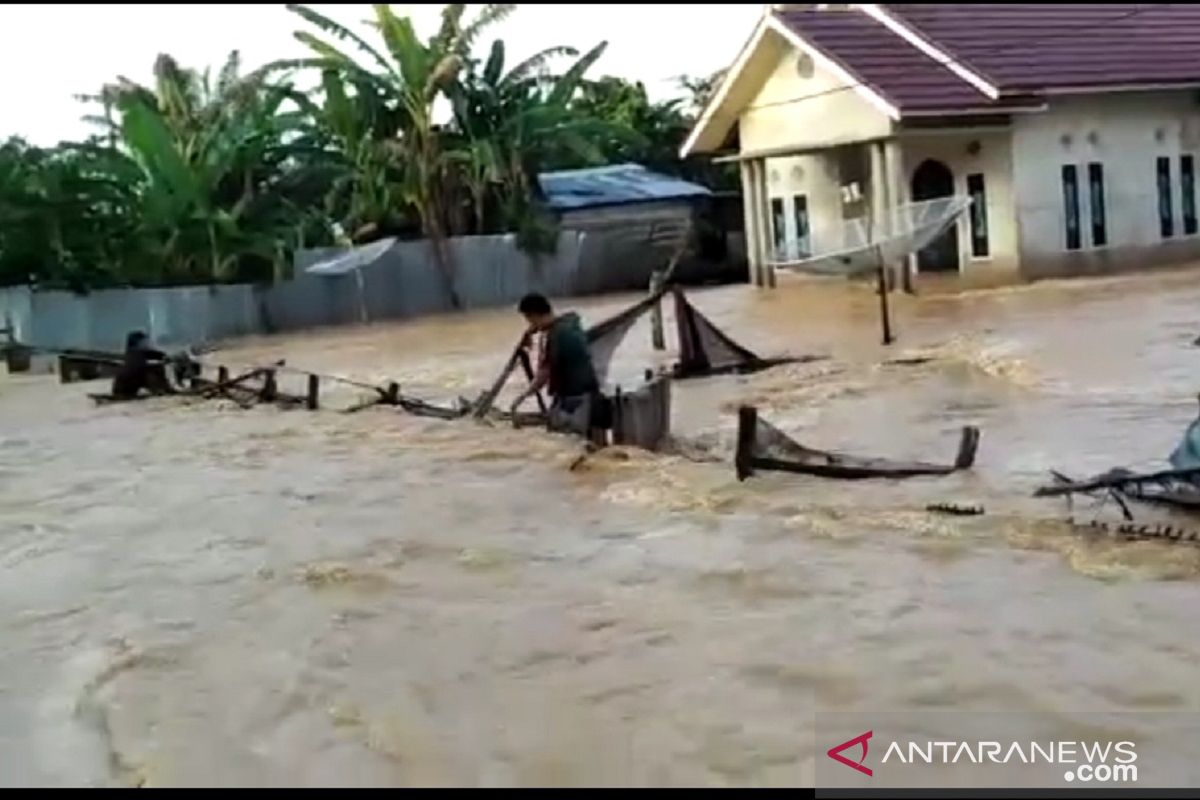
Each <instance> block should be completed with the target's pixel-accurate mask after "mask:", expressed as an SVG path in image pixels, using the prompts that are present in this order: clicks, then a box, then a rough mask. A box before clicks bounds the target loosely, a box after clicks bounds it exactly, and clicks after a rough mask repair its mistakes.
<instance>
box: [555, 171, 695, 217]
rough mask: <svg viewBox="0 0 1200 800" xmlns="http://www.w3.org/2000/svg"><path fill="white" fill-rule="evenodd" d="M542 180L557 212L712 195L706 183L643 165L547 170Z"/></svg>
mask: <svg viewBox="0 0 1200 800" xmlns="http://www.w3.org/2000/svg"><path fill="white" fill-rule="evenodd" d="M538 182H539V183H540V184H541V186H542V191H543V192H544V193H545V194H546V201H547V203H548V205H549V206H550V207H551V208H553V209H555V210H556V211H575V210H578V209H583V208H598V207H601V206H622V205H628V204H630V203H646V202H653V201H656V200H658V201H661V200H678V199H685V198H691V197H708V196H709V195H711V194H712V192H710V191H709V190H708V189H707V188H705V187H704V186H700V185H699V184H696V183H689V182H688V181H684V180H680V179H679V178H673V177H671V176H670V175H662V174H660V173H657V172H651V171H650V170H648V169H646V168H645V167H643V166H642V165H640V164H617V165H614V166H609V167H593V168H590V169H569V170H563V171H561V172H543V173H541V174H540V175H538Z"/></svg>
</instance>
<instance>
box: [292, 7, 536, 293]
mask: <svg viewBox="0 0 1200 800" xmlns="http://www.w3.org/2000/svg"><path fill="white" fill-rule="evenodd" d="M288 8H289V9H290V10H291V11H292V12H293V13H295V14H297V15H298V16H300V17H301V18H302V19H304V20H305V21H307V22H309V23H310V24H312V25H313V26H315V27H316V28H318V29H320V30H321V31H322V32H324V33H325V34H327V35H328V36H331V37H334V38H335V39H337V40H340V41H342V42H349V43H350V44H353V45H354V46H355V47H356V48H357V49H358V50H360V51H362V53H363V54H364V55H365V57H366V59H367V64H366V65H364V64H360V63H359V62H358V61H356V60H355V59H354V58H353V57H351V56H350V55H348V54H347V53H345V52H343V51H342V50H340V49H338V47H336V46H335V45H334V44H331V43H330V42H328V41H326V40H324V39H321V38H318V37H317V36H314V35H312V34H311V33H308V32H307V31H297V32H296V34H295V35H296V38H297V39H299V40H300V41H301V42H303V43H304V44H305V45H307V46H308V47H309V49H310V50H312V51H313V53H314V55H315V58H309V59H298V60H290V61H281V62H275V63H274V64H272V65H269V68H271V69H281V68H286V69H291V68H296V67H315V68H319V69H322V70H334V71H336V72H338V73H339V74H341V75H342V76H344V77H345V78H347V79H348V80H350V81H352V82H354V83H356V84H357V85H359V86H362V87H364V88H367V89H369V90H370V91H374V92H378V93H379V94H380V95H381V96H382V97H383V98H385V99H386V101H387V102H388V103H389V104H391V105H392V106H393V107H394V108H396V109H397V110H398V112H399V116H400V124H399V125H398V127H397V129H396V130H388V131H378V130H377V131H373V134H374V135H375V136H376V137H378V138H380V139H394V140H395V143H394V144H393V145H392V150H393V152H398V153H399V154H400V155H401V156H402V157H401V158H400V159H398V163H393V164H392V166H393V167H395V168H397V169H396V175H397V178H398V180H399V185H400V192H399V194H400V196H401V197H402V198H403V199H404V201H405V202H406V203H407V204H409V205H411V206H412V207H413V209H414V210H415V212H416V214H417V216H418V217H419V219H420V223H421V228H422V231H423V232H424V234H425V236H426V238H428V240H429V243H430V246H431V249H432V253H433V256H434V260H435V263H437V265H438V267H439V269H440V271H441V273H442V275H443V278H444V280H445V282H446V287H447V294H448V296H449V298H450V302H451V304H452V305H453V306H454V307H455V308H459V307H461V305H462V304H461V301H460V299H459V297H458V292H457V290H456V288H455V286H454V268H453V264H452V263H451V259H450V254H449V251H448V248H447V247H446V237H447V227H448V217H449V211H450V208H449V206H450V203H451V202H452V200H451V199H450V198H449V197H447V193H446V191H445V189H446V184H447V183H448V182H449V176H448V173H449V172H450V170H452V169H453V165H454V164H455V163H457V159H458V156H457V154H454V153H448V152H447V151H446V149H445V147H444V139H445V138H446V137H445V132H444V131H442V130H441V129H439V128H438V127H437V126H436V125H435V124H434V121H433V107H434V103H435V101H436V100H437V99H438V97H440V96H441V95H442V94H443V93H444V92H445V90H446V87H447V86H448V85H449V84H450V83H451V82H452V81H453V80H454V78H455V77H456V75H457V74H458V72H459V70H461V68H462V66H463V63H464V62H465V60H466V58H467V56H468V55H469V53H470V50H471V47H472V45H473V44H474V41H475V39H476V38H478V36H479V35H480V33H481V32H482V31H483V30H485V29H486V28H487V27H488V26H489V25H491V24H493V23H495V22H498V21H499V20H501V19H503V18H504V17H506V16H507V15H508V14H509V13H511V11H512V10H513V8H514V7H513V6H512V5H499V4H496V5H487V6H484V7H483V9H482V11H481V12H480V13H479V14H478V15H477V16H476V17H475V18H474V19H473V20H471V21H469V22H466V21H464V15H465V11H466V6H465V5H464V4H461V3H456V4H451V5H448V6H446V8H445V9H443V11H442V23H441V27H440V28H439V30H438V32H437V33H436V34H435V35H434V36H433V37H432V38H430V39H429V40H428V41H421V40H420V39H419V38H418V37H417V35H416V31H415V29H414V27H413V24H412V20H411V19H410V18H408V17H402V16H397V15H396V14H395V13H393V11H392V10H391V8H390V7H389V6H387V5H382V4H377V5H375V6H374V11H375V19H374V20H373V22H372V24H373V26H374V27H375V28H376V30H377V31H378V32H379V34H380V36H381V38H382V39H383V43H384V51H386V55H385V54H384V52H381V51H380V50H379V49H377V48H376V47H373V46H372V45H371V44H370V43H368V42H367V41H366V40H365V39H363V38H362V37H361V36H359V35H357V34H356V33H354V32H353V31H351V30H349V29H348V28H346V27H344V26H342V25H339V24H337V23H336V22H334V21H333V20H331V19H329V18H327V17H325V16H323V15H321V14H319V13H317V12H315V11H313V10H312V9H310V8H307V7H305V6H300V5H289V6H288Z"/></svg>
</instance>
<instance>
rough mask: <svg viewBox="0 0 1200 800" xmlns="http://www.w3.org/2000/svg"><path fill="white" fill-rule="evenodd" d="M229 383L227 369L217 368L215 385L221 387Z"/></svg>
mask: <svg viewBox="0 0 1200 800" xmlns="http://www.w3.org/2000/svg"><path fill="white" fill-rule="evenodd" d="M228 382H229V368H228V367H217V385H219V386H221V385H224V384H226V383H228Z"/></svg>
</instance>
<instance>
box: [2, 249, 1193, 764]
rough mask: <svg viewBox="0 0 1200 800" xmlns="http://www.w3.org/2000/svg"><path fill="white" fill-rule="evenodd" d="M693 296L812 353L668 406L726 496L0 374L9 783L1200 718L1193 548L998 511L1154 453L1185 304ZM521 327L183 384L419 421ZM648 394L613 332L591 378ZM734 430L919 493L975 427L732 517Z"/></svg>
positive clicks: (607, 471) (641, 352)
mask: <svg viewBox="0 0 1200 800" xmlns="http://www.w3.org/2000/svg"><path fill="white" fill-rule="evenodd" d="M690 296H691V297H692V299H693V302H694V303H695V304H696V305H697V307H698V308H700V309H701V310H702V311H704V312H705V313H706V314H707V315H709V316H710V317H711V318H712V319H713V320H714V321H716V322H717V323H718V324H719V325H721V326H723V327H724V328H725V329H726V330H728V331H729V332H730V333H731V334H732V335H733V336H734V337H735V338H737V339H739V340H740V341H742V342H743V343H745V344H746V345H748V346H750V347H752V348H754V349H756V350H758V351H760V352H762V353H764V354H772V353H778V352H792V353H804V352H812V353H823V354H828V355H830V356H831V359H830V360H828V361H825V362H816V363H812V364H806V365H801V366H794V367H782V368H778V369H775V370H771V371H767V372H764V373H760V374H758V375H755V376H750V377H745V378H741V377H721V378H713V379H705V380H698V381H689V382H684V383H678V384H676V386H675V406H676V408H675V418H674V427H675V431H676V433H677V434H679V435H680V436H681V437H683V438H684V439H685V440H686V441H688V442H690V443H692V445H693V446H694V448H696V449H703V450H705V451H707V452H708V453H710V454H711V455H713V456H719V457H721V458H722V459H725V461H724V462H722V463H698V462H697V461H695V460H688V459H685V458H682V457H678V456H663V455H652V454H648V453H643V452H639V451H635V450H630V449H621V448H614V449H610V450H608V451H604V452H602V453H600V454H597V455H593V456H590V457H588V458H587V459H585V460H584V461H582V462H581V463H576V460H577V459H578V457H579V455H580V452H581V448H580V446H579V444H578V443H577V442H575V441H573V440H570V439H567V438H564V437H559V436H553V435H549V434H546V433H544V432H541V431H516V430H513V429H511V428H506V427H503V426H491V427H488V426H483V425H479V424H476V423H474V422H470V421H462V422H450V423H448V422H442V421H437V420H429V419H420V418H414V417H411V416H406V415H404V414H401V413H398V412H396V411H394V410H387V409H372V410H369V411H364V412H361V413H358V414H353V415H345V414H339V413H336V411H334V410H325V411H322V412H321V413H317V414H310V413H305V412H303V411H291V412H282V411H277V410H274V409H266V408H258V409H253V410H250V411H240V410H238V409H236V408H232V407H230V406H228V405H226V404H222V403H192V404H187V403H185V402H183V401H174V400H161V401H160V400H154V401H148V402H146V403H141V404H136V405H127V406H109V407H104V408H99V409H97V408H93V407H91V404H90V403H89V402H88V401H87V400H86V398H85V396H84V394H85V392H87V391H89V390H91V391H94V390H95V389H94V385H87V384H83V385H80V384H76V385H71V386H59V385H57V384H56V383H54V382H53V381H52V379H50V378H45V377H12V378H7V379H4V381H3V382H0V636H2V637H3V638H2V639H0V644H2V646H0V784H3V785H28V784H67V785H71V784H93V785H108V784H116V785H125V784H135V785H180V784H184V785H234V784H248V785H269V784H285V785H316V784H339V785H378V784H392V785H428V784H468V785H474V784H479V785H534V784H551V785H573V784H630V783H633V784H653V785H662V784H668V785H669V784H716V785H725V784H735V785H746V784H749V785H756V784H804V783H808V782H811V781H812V777H813V769H814V753H815V752H818V751H819V752H823V750H824V748H817V747H816V745H815V744H814V743H813V741H812V737H811V730H810V726H811V720H812V715H813V712H814V711H815V710H817V709H852V710H871V709H880V710H903V709H925V708H943V709H970V710H984V709H1004V710H1029V711H1038V712H1042V713H1048V714H1051V715H1056V714H1058V715H1066V714H1068V713H1070V712H1072V711H1077V710H1081V709H1097V710H1132V709H1161V710H1191V709H1195V708H1196V707H1197V706H1198V705H1200V684H1198V683H1197V682H1196V680H1195V664H1196V663H1197V661H1198V660H1200V639H1198V638H1197V636H1196V631H1197V630H1198V629H1197V627H1196V624H1195V611H1194V598H1195V593H1196V586H1197V581H1198V580H1200V548H1194V547H1189V546H1186V545H1165V544H1157V543H1135V544H1130V543H1117V542H1114V541H1112V540H1109V539H1104V538H1100V537H1096V536H1088V535H1084V534H1082V533H1080V532H1079V531H1077V530H1075V529H1072V528H1070V527H1069V526H1067V525H1066V524H1064V523H1063V522H1062V520H1063V519H1064V517H1065V514H1066V510H1065V506H1064V504H1063V503H1061V502H1059V501H1046V500H1034V499H1032V498H1031V497H1030V496H1029V495H1030V493H1031V491H1032V489H1033V488H1034V487H1035V486H1036V485H1038V483H1039V482H1041V481H1042V480H1044V478H1045V475H1046V471H1047V470H1048V469H1050V468H1052V467H1054V468H1059V469H1062V470H1064V471H1067V472H1069V473H1072V474H1077V475H1082V474H1084V473H1088V472H1091V471H1096V470H1100V469H1104V468H1107V467H1110V466H1113V465H1116V464H1127V465H1135V466H1148V465H1152V464H1154V463H1155V462H1157V461H1161V459H1162V458H1164V457H1165V455H1166V454H1167V453H1168V452H1169V451H1170V449H1171V447H1172V446H1173V444H1174V442H1175V441H1176V439H1177V438H1178V436H1179V435H1180V433H1181V431H1182V430H1183V428H1184V426H1185V425H1186V424H1187V423H1188V422H1189V421H1190V420H1191V419H1192V418H1193V417H1194V416H1195V414H1196V410H1197V406H1196V390H1197V386H1196V383H1195V381H1194V380H1193V379H1192V376H1193V375H1194V374H1195V365H1196V364H1197V359H1200V351H1198V350H1197V349H1196V348H1194V347H1192V345H1191V341H1192V339H1193V338H1195V336H1196V334H1197V333H1200V329H1198V328H1197V326H1198V325H1200V322H1198V321H1197V318H1196V316H1195V312H1194V310H1195V309H1196V308H1197V307H1198V305H1200V273H1196V272H1179V273H1170V274H1157V275H1154V276H1142V277H1133V278H1120V279H1111V280H1103V281H1086V282H1085V281H1078V282H1070V283H1066V282H1064V283H1052V284H1040V285H1036V286H1032V287H1022V288H1016V289H1008V290H994V291H985V292H976V293H969V294H965V295H955V296H951V295H936V294H930V295H926V296H923V297H921V298H916V299H913V298H906V297H899V296H897V297H895V300H894V304H895V312H896V321H897V328H898V333H899V337H900V340H899V342H898V343H897V344H896V345H894V346H893V347H891V348H888V349H886V350H885V349H884V348H882V347H880V346H879V345H878V341H877V339H878V329H877V328H878V323H877V317H876V298H875V297H874V296H873V295H872V294H871V293H870V292H869V291H868V289H867V288H866V287H849V286H846V285H843V284H839V283H818V282H799V281H787V282H785V283H784V285H783V286H781V288H780V289H779V290H778V291H775V292H760V291H756V290H753V289H750V288H748V287H727V288H722V289H715V290H697V291H694V292H691V293H690ZM629 299H630V298H629V297H623V298H605V299H604V300H603V301H599V302H597V301H585V302H581V303H579V304H578V306H577V307H578V308H579V309H580V310H581V311H582V313H583V314H584V316H585V317H586V318H588V319H590V320H596V319H598V318H600V317H601V316H602V315H605V314H607V313H609V312H611V311H613V310H615V309H617V308H619V307H621V306H622V305H623V303H625V302H627V301H628V300H629ZM668 322H669V319H668ZM519 324H520V322H519V319H518V318H517V317H516V315H515V314H514V313H512V312H511V311H504V310H502V311H489V312H473V313H471V314H467V315H461V316H447V317H441V318H433V319H427V320H421V321H416V322H409V323H404V324H397V325H377V326H371V327H369V328H364V329H358V330H339V331H328V332H320V333H313V334H307V335H301V336H289V337H279V338H266V339H258V340H253V341H247V342H242V343H238V345H237V346H236V347H230V348H229V349H227V350H226V351H223V352H220V353H218V354H214V355H213V356H211V359H212V360H213V361H223V362H225V363H228V364H230V365H240V364H252V363H263V362H265V361H267V360H270V359H274V358H279V357H286V358H287V359H288V360H289V363H291V364H294V365H297V366H303V367H307V368H310V369H314V370H320V371H328V372H334V373H339V374H343V375H348V376H354V377H356V378H360V379H366V380H370V381H375V380H379V379H383V378H385V377H390V378H394V379H396V380H399V381H400V382H402V383H403V385H404V387H405V389H406V391H408V392H411V393H413V394H416V395H418V396H422V397H426V398H429V399H431V400H438V399H449V398H452V397H454V396H456V395H458V394H464V395H474V393H476V392H477V391H478V390H479V389H480V388H482V386H483V385H485V384H486V383H487V381H488V380H490V379H491V378H492V377H493V375H494V373H495V371H496V369H497V368H498V366H499V365H500V362H501V361H502V360H503V358H504V357H505V355H506V353H507V351H508V348H509V347H510V346H511V344H512V342H513V340H514V338H515V335H516V334H517V332H518V330H519ZM668 355H669V354H668ZM901 355H925V356H930V357H931V360H930V361H928V362H926V363H923V364H915V365H888V364H886V363H885V362H886V361H887V360H888V359H891V358H894V357H896V356H901ZM661 359H662V356H661V355H658V356H657V360H661ZM654 360H656V355H655V354H654V353H653V351H651V349H650V348H649V335H648V332H647V331H646V330H645V329H635V331H634V332H633V334H632V335H631V337H630V340H629V342H628V343H627V345H626V346H625V347H624V348H623V349H622V350H621V351H619V352H618V363H617V364H616V365H615V367H614V375H613V377H614V378H616V379H618V380H622V381H625V382H627V383H631V382H632V381H633V380H634V379H635V377H636V376H637V375H638V374H639V373H640V372H641V370H642V368H643V367H644V366H645V365H647V364H648V363H651V362H653V361H654ZM298 385H299V384H298V383H297V386H298ZM285 388H286V387H285ZM328 388H329V389H330V392H329V394H328V395H327V396H326V397H325V400H326V403H327V404H329V405H331V406H336V405H339V404H341V405H346V404H348V403H350V402H353V399H354V392H353V390H345V389H338V390H333V389H332V387H328ZM744 401H751V402H753V403H755V404H757V405H758V406H759V407H760V409H761V414H762V415H763V416H764V417H765V418H766V419H768V420H770V421H771V422H773V423H775V424H776V425H778V426H779V427H781V428H783V429H784V430H786V431H788V432H790V433H792V434H793V435H795V436H796V437H797V438H799V439H800V440H802V441H804V442H805V443H809V444H814V445H816V446H823V447H837V448H841V449H844V450H847V451H850V452H861V453H863V454H866V455H890V456H898V457H904V456H911V457H917V458H921V459H925V460H938V461H941V460H945V459H949V458H951V457H952V456H953V451H954V448H955V445H956V441H957V430H958V428H959V427H960V426H962V425H963V424H967V423H972V424H977V425H979V426H980V427H981V428H982V430H983V440H982V444H981V448H980V451H979V459H978V462H977V465H976V468H975V469H974V470H972V471H970V472H969V473H962V474H958V475H953V476H949V477H946V478H938V479H917V480H911V481H905V482H898V483H890V482H861V483H860V482H853V483H840V482H836V481H822V480H818V479H814V478H806V477H803V476H795V475H778V474H774V475H773V474H762V475H759V476H757V477H755V478H753V479H751V480H750V481H747V482H746V483H742V484H739V483H738V482H737V481H736V479H735V478H734V475H733V469H732V467H731V466H730V464H729V463H728V458H729V456H730V451H731V449H732V440H733V429H734V422H735V420H734V416H733V413H732V412H733V410H734V409H735V407H736V406H737V405H738V404H739V403H740V402H744ZM573 464H574V466H575V468H574V469H570V467H571V466H572V465H573ZM933 502H955V503H971V504H980V505H983V506H985V507H986V509H987V512H988V513H987V514H986V515H985V516H983V517H974V518H953V517H944V516H933V515H930V514H928V513H926V512H925V511H924V508H925V506H926V505H927V504H929V503H933ZM1075 513H1076V514H1077V515H1086V514H1090V512H1089V511H1088V510H1087V509H1086V508H1084V507H1080V506H1077V507H1076V510H1075ZM1102 513H1104V514H1106V518H1108V519H1111V518H1112V516H1111V514H1109V512H1108V511H1107V510H1105V511H1103V512H1102Z"/></svg>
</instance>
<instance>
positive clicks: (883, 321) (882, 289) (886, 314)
mask: <svg viewBox="0 0 1200 800" xmlns="http://www.w3.org/2000/svg"><path fill="white" fill-rule="evenodd" d="M875 258H876V260H877V261H878V262H879V264H878V267H879V321H880V325H881V326H882V327H883V343H884V344H885V345H889V344H891V343H892V342H893V341H894V339H893V338H892V318H891V316H892V315H891V309H889V308H888V290H889V287H888V283H889V281H888V279H887V266H886V265H885V264H884V263H883V248H881V247H880V246H879V245H875Z"/></svg>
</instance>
